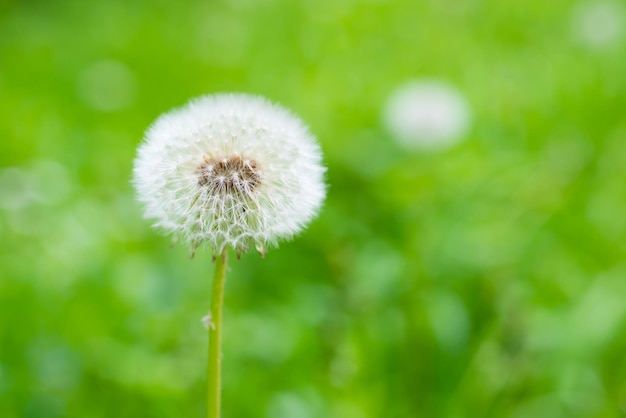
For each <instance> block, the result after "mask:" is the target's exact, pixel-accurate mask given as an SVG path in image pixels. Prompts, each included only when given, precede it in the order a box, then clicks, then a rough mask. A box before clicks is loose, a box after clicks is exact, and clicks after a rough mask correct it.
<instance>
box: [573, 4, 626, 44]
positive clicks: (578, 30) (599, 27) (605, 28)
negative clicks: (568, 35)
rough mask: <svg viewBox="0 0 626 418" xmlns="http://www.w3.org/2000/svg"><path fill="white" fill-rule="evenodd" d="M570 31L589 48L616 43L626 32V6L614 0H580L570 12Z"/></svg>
mask: <svg viewBox="0 0 626 418" xmlns="http://www.w3.org/2000/svg"><path fill="white" fill-rule="evenodd" d="M572 31H573V35H574V38H575V39H576V41H578V42H579V43H580V44H582V45H584V46H586V47H588V48H590V49H602V48H605V47H610V46H612V45H615V44H618V43H619V41H620V40H621V39H623V37H624V33H625V32H626V7H624V4H623V3H622V2H619V1H616V0H593V1H584V2H581V3H579V4H578V5H577V6H576V7H575V8H574V10H573V13H572Z"/></svg>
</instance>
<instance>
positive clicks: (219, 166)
mask: <svg viewBox="0 0 626 418" xmlns="http://www.w3.org/2000/svg"><path fill="white" fill-rule="evenodd" d="M260 184H261V171H260V169H259V167H258V164H257V162H256V161H254V160H252V159H244V158H241V157H239V156H233V157H230V158H222V159H220V160H215V159H212V158H210V157H205V158H204V162H203V163H202V164H201V165H200V166H199V167H198V185H200V186H201V187H204V188H206V189H208V191H209V193H227V194H231V193H235V194H237V193H243V194H250V193H252V192H253V191H254V190H255V189H256V188H257V187H258V186H259V185H260Z"/></svg>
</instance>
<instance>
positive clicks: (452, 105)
mask: <svg viewBox="0 0 626 418" xmlns="http://www.w3.org/2000/svg"><path fill="white" fill-rule="evenodd" d="M383 122H384V124H385V126H386V128H387V129H388V130H389V132H390V133H391V134H392V135H393V137H394V138H395V139H396V140H397V141H398V142H399V143H400V144H401V145H402V146H404V147H405V148H408V149H416V148H445V147H447V146H449V145H452V144H454V143H456V142H458V141H459V140H460V139H462V137H463V136H464V135H465V134H466V132H467V130H468V128H469V124H470V110H469V106H468V104H467V102H466V101H465V99H464V98H463V96H462V95H461V94H460V93H459V92H458V90H457V89H456V88H454V87H452V86H451V85H449V84H447V83H445V82H442V81H437V80H421V81H412V82H409V83H407V84H404V85H402V86H400V87H399V88H398V89H397V90H396V91H395V92H393V94H392V95H391V97H390V98H389V100H388V102H387V104H386V106H385V109H384V111H383Z"/></svg>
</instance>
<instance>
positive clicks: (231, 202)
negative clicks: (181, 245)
mask: <svg viewBox="0 0 626 418" xmlns="http://www.w3.org/2000/svg"><path fill="white" fill-rule="evenodd" d="M323 174H324V168H323V167H322V165H321V152H320V148H319V146H318V145H317V143H316V142H315V140H314V138H313V137H312V136H311V134H310V133H309V131H308V129H307V128H306V126H305V125H304V124H303V123H302V122H301V121H300V120H299V119H298V118H296V117H295V116H293V115H292V114H291V113H290V112H288V111H287V110H285V109H283V108H282V107H279V106H277V105H274V104H272V103H270V102H268V101H266V100H264V99H262V98H260V97H253V96H246V95H242V94H220V95H215V96H205V97H201V98H199V99H195V100H192V101H191V102H190V103H189V104H187V105H186V106H184V107H183V108H181V109H178V110H174V111H172V112H170V113H167V114H165V115H163V116H161V117H160V118H159V119H158V120H157V121H156V122H155V123H154V124H153V125H152V127H150V128H149V129H148V132H147V134H146V138H145V141H144V142H143V144H142V145H141V146H140V148H139V152H138V156H137V159H136V160H135V170H134V184H135V187H136V188H137V191H138V194H139V200H140V201H141V202H143V203H144V204H145V207H146V216H147V217H148V218H154V219H156V226H158V227H161V228H163V229H164V230H165V231H167V232H168V233H170V234H172V235H173V236H174V237H175V239H182V240H184V241H186V242H188V243H189V244H190V246H191V248H192V251H193V250H195V249H196V248H197V247H199V246H201V245H203V244H206V245H208V246H209V247H210V248H211V250H212V251H213V253H214V254H220V253H222V252H223V250H224V248H226V247H227V246H230V247H232V248H234V249H235V250H236V252H237V253H238V254H240V253H242V252H246V251H247V250H248V249H249V248H250V247H251V246H254V247H255V248H256V249H257V250H258V251H259V252H260V253H261V254H264V253H265V251H266V247H267V246H268V245H270V246H271V245H275V244H276V243H277V242H278V240H279V239H285V238H291V237H292V236H293V235H294V234H296V233H298V232H299V231H300V230H301V229H302V228H303V227H304V226H305V225H306V224H307V223H308V222H309V221H310V220H311V219H312V218H313V217H314V216H315V214H316V213H317V211H318V209H319V208H320V206H321V203H322V201H323V199H324V196H325V186H324V182H323Z"/></svg>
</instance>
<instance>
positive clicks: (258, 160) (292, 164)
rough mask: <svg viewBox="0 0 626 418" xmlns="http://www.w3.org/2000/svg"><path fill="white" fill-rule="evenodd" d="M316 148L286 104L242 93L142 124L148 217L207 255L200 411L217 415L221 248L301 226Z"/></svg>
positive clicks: (141, 169) (141, 180) (141, 185)
mask: <svg viewBox="0 0 626 418" xmlns="http://www.w3.org/2000/svg"><path fill="white" fill-rule="evenodd" d="M324 171H325V169H324V167H323V166H322V164H321V151H320V147H319V145H318V144H317V142H316V141H315V139H314V138H313V136H312V135H311V134H310V133H309V130H308V128H307V127H306V126H305V125H304V124H303V123H302V122H301V121H300V120H299V119H298V118H297V117H295V116H294V115H293V114H291V113H290V112H289V111H287V110H286V109H284V108H282V107H280V106H277V105H275V104H272V103H270V102H268V101H267V100H265V99H263V98H260V97H254V96H247V95H243V94H219V95H213V96H205V97H201V98H198V99H195V100H192V101H191V102H189V103H188V104H187V105H185V106H184V107H182V108H180V109H177V110H174V111H172V112H170V113H166V114H164V115H163V116H161V117H160V118H159V119H157V121H156V122H155V123H154V124H153V125H152V126H151V127H150V128H149V129H148V131H147V133H146V136H145V139H144V142H143V143H142V144H141V146H140V147H139V150H138V155H137V158H136V160H135V167H134V173H133V174H134V177H133V183H134V185H135V187H136V189H137V192H138V195H139V200H140V201H141V202H142V203H143V204H144V205H145V209H146V211H145V214H146V217H147V218H151V219H155V220H156V222H155V225H156V226H157V227H160V228H162V229H163V230H164V231H166V232H167V233H169V234H170V235H172V236H173V237H174V239H175V240H181V241H184V242H186V243H188V244H189V245H190V248H191V251H192V255H193V253H194V252H195V250H196V248H198V247H200V246H207V247H209V248H210V249H211V250H212V252H213V259H214V261H216V263H215V274H214V279H213V291H212V296H211V311H210V313H209V315H207V316H206V317H205V319H204V322H205V324H206V325H207V327H208V332H209V362H208V368H207V380H208V393H207V416H208V417H209V418H219V416H220V391H221V338H222V336H221V335H222V333H221V329H222V325H221V324H222V311H223V309H222V307H223V294H224V283H225V277H226V262H227V255H228V248H229V247H230V248H233V249H234V250H235V252H236V254H237V256H240V254H241V253H244V252H246V251H248V250H249V249H250V248H251V247H254V248H256V250H257V251H258V252H259V253H260V254H261V255H262V256H263V255H264V254H265V252H266V251H267V247H268V246H275V245H276V244H277V243H278V241H279V240H281V239H288V238H291V237H293V236H294V235H295V234H297V233H298V232H300V231H301V230H302V228H304V226H305V225H306V224H307V223H309V221H311V220H312V218H313V217H314V216H315V215H316V214H317V212H318V210H319V208H320V206H321V204H322V202H323V200H324V197H325V195H326V186H325V184H324V179H323V177H324Z"/></svg>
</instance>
